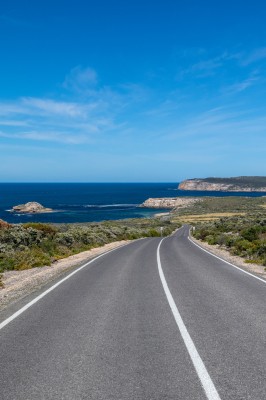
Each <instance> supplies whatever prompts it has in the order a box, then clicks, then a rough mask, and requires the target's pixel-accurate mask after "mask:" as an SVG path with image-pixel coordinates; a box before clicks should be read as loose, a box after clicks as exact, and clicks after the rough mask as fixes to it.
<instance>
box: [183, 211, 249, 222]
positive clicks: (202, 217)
mask: <svg viewBox="0 0 266 400" xmlns="http://www.w3.org/2000/svg"><path fill="white" fill-rule="evenodd" d="M245 214H246V213H233V212H224V213H209V214H191V215H182V216H180V217H179V218H178V219H176V220H179V221H182V222H184V223H188V222H201V221H214V220H217V219H220V218H224V217H235V216H242V215H245Z"/></svg>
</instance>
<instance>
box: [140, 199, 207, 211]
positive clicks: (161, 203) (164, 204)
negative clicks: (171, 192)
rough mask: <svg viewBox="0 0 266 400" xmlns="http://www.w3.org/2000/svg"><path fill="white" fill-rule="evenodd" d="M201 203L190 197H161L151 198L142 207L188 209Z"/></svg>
mask: <svg viewBox="0 0 266 400" xmlns="http://www.w3.org/2000/svg"><path fill="white" fill-rule="evenodd" d="M198 201H200V199H198V198H195V197H193V198H188V197H169V198H168V197H161V198H149V199H147V200H145V201H144V203H142V204H141V205H140V207H145V208H168V209H174V208H182V207H187V206H189V205H191V204H193V203H196V202H198Z"/></svg>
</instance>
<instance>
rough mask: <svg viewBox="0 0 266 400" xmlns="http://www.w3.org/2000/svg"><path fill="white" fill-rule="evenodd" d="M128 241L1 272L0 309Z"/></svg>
mask: <svg viewBox="0 0 266 400" xmlns="http://www.w3.org/2000/svg"><path fill="white" fill-rule="evenodd" d="M130 242H131V240H122V241H118V242H113V243H108V244H106V245H104V246H102V247H97V248H94V249H91V250H88V251H83V252H81V253H79V254H75V255H73V256H70V257H67V258H64V259H62V260H58V261H56V262H54V263H53V264H52V265H49V266H44V267H38V268H31V269H27V270H25V271H7V272H4V273H3V274H2V275H3V278H2V282H3V285H4V287H3V288H1V289H0V310H3V309H5V308H6V307H7V306H8V305H10V304H11V303H14V302H16V301H18V300H21V299H22V298H23V297H25V296H27V295H28V294H30V293H32V292H34V291H35V290H38V289H40V288H41V287H42V286H44V285H46V284H47V283H49V282H51V281H53V280H55V279H56V278H57V277H59V276H60V275H61V274H63V273H64V272H67V271H68V270H71V269H74V268H75V267H78V266H79V265H80V264H82V263H84V262H85V261H89V260H90V259H92V258H94V257H96V256H98V255H100V254H102V253H105V252H106V251H108V250H112V249H115V248H118V247H120V246H123V245H126V244H128V243H130Z"/></svg>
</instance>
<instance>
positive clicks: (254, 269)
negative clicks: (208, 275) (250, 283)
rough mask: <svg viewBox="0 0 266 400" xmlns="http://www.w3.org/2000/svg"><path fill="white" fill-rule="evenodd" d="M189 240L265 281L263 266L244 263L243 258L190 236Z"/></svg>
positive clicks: (265, 274)
mask: <svg viewBox="0 0 266 400" xmlns="http://www.w3.org/2000/svg"><path fill="white" fill-rule="evenodd" d="M190 239H191V240H193V242H195V243H197V244H198V245H199V246H201V247H203V248H204V249H206V250H208V251H209V252H210V253H212V254H214V255H216V256H218V257H221V258H223V259H224V260H225V261H228V262H230V263H231V264H234V265H236V266H237V267H240V268H242V269H244V270H245V271H248V272H250V273H254V274H256V275H259V276H261V277H262V278H264V279H266V271H265V270H264V266H263V265H258V264H248V263H245V261H244V259H243V258H241V257H238V256H233V255H232V254H230V253H229V251H227V250H225V249H223V248H221V247H220V246H219V245H211V244H208V243H206V242H202V241H201V240H198V239H195V238H194V237H193V236H191V235H190Z"/></svg>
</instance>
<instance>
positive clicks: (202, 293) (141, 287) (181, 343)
mask: <svg viewBox="0 0 266 400" xmlns="http://www.w3.org/2000/svg"><path fill="white" fill-rule="evenodd" d="M61 280H62V277H61ZM50 286H51V285H50ZM47 289H48V290H47ZM45 290H47V292H45V293H44V294H45V295H43V297H42V298H37V300H36V297H37V295H39V294H36V293H35V294H34V295H32V296H30V297H29V298H27V299H24V300H23V302H21V303H20V304H16V305H15V307H14V306H13V307H12V309H10V310H7V311H6V312H5V314H4V315H2V321H3V322H2V325H0V327H1V330H0V337H1V338H0V363H1V366H0V371H1V375H0V376H1V378H0V379H1V381H0V398H1V400H33V399H34V400H42V399H43V400H44V399H45V400H50V399H51V400H57V399H61V400H63V399H64V400H80V399H92V400H96V399H97V400H128V399H130V400H137V399H142V400H172V399H173V400H204V399H205V400H206V399H208V400H210V399H211V400H219V399H221V400H245V399H250V400H263V399H265V398H266V379H265V376H266V351H265V345H266V301H265V294H266V284H265V282H264V281H263V280H259V279H256V278H255V277H253V276H250V275H248V274H245V273H243V272H242V271H241V270H238V269H236V268H233V267H232V266H230V265H228V264H226V263H224V262H222V261H221V260H219V259H217V258H215V257H213V256H212V255H210V254H207V253H206V252H204V251H202V250H201V249H200V248H198V247H197V246H196V245H195V244H193V243H191V242H190V241H189V239H188V227H186V226H185V227H183V228H181V229H180V230H179V231H177V233H176V234H175V235H173V236H171V237H168V238H165V239H163V241H162V242H161V239H160V238H148V239H143V240H138V241H135V242H132V243H130V244H129V245H127V246H124V247H121V248H119V249H116V250H114V251H112V252H109V253H108V254H105V255H103V256H101V257H98V258H97V259H95V260H94V261H93V262H90V263H89V264H88V265H87V266H85V267H84V268H82V269H80V270H78V271H77V272H76V273H75V274H73V275H72V276H70V277H68V278H67V279H65V280H64V281H63V282H60V281H59V282H58V286H57V287H52V289H51V288H50V289H49V288H48V287H47V288H46V289H45ZM49 290H50V291H49ZM43 292H44V290H43ZM34 299H35V300H34ZM22 306H24V309H22V310H21V307H22ZM16 311H18V313H17V314H14V313H15V312H16ZM8 317H10V318H9V319H7V318H8Z"/></svg>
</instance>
